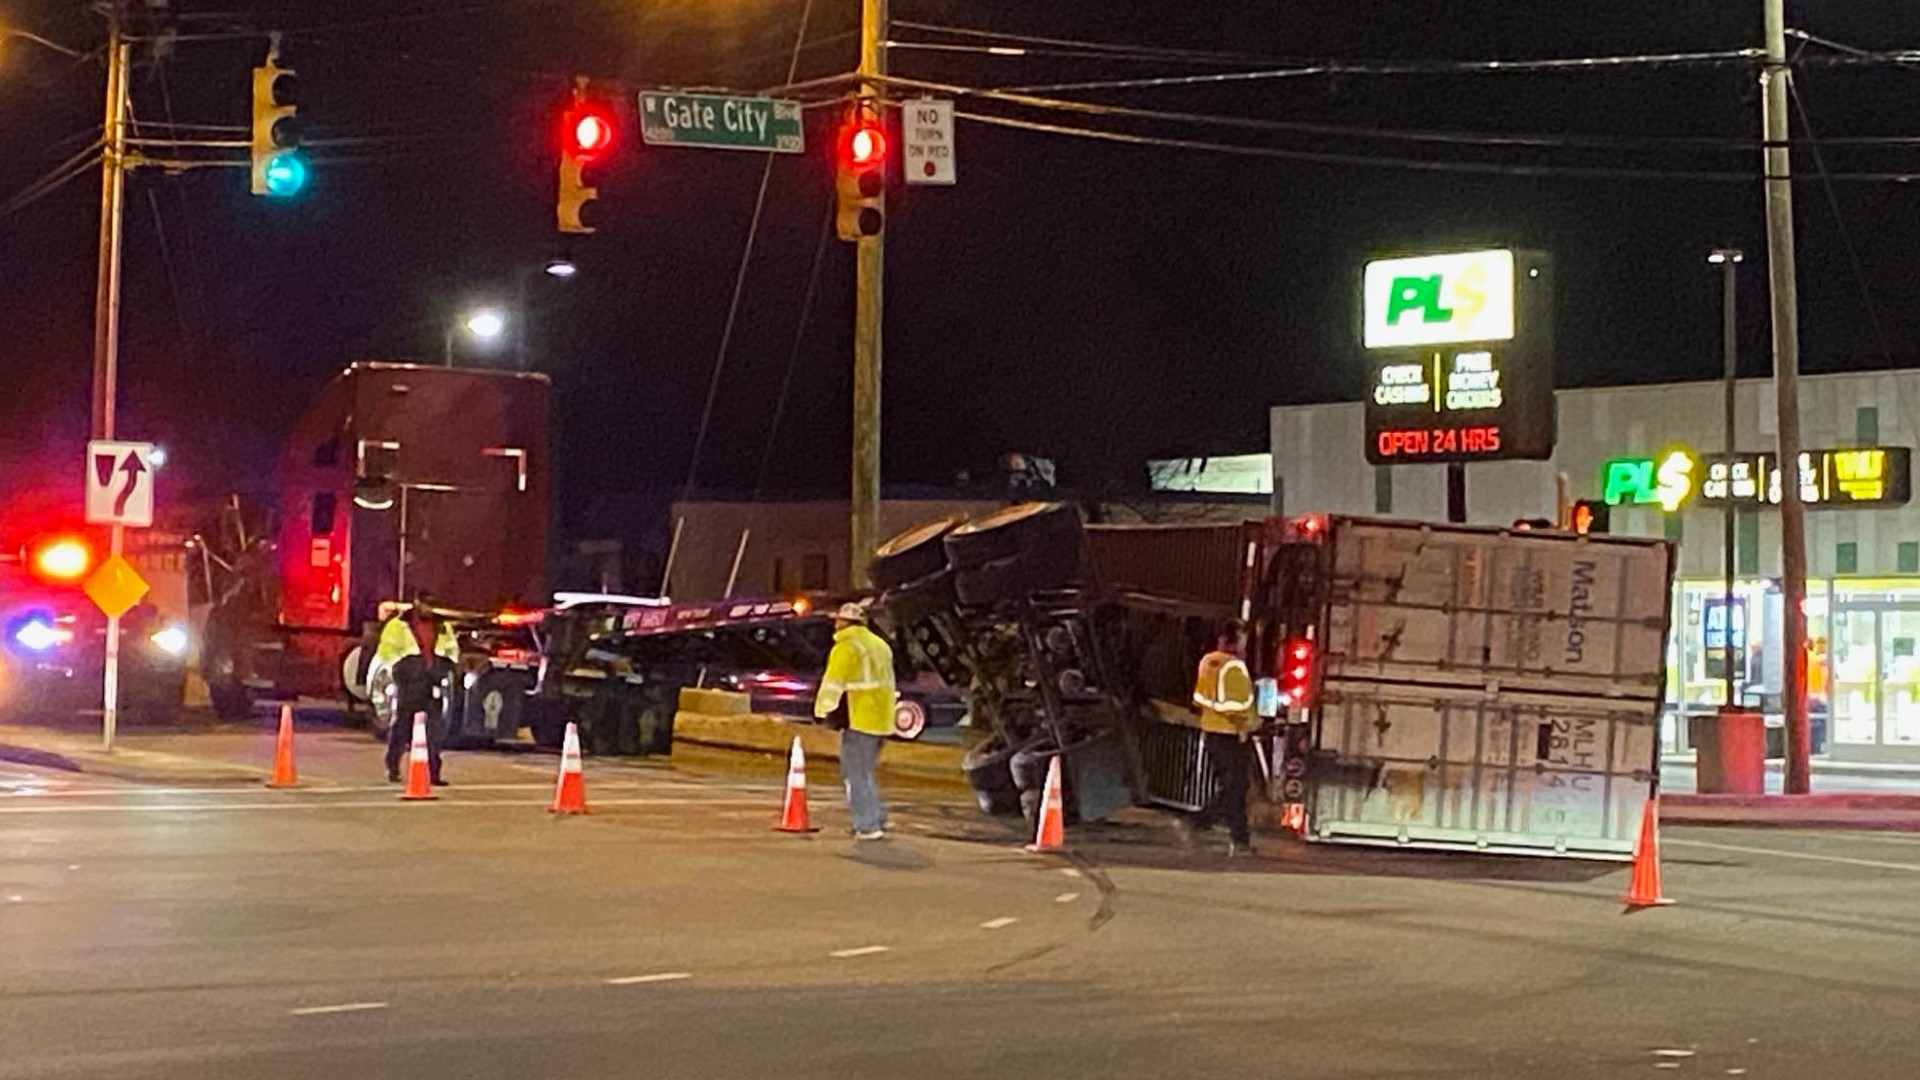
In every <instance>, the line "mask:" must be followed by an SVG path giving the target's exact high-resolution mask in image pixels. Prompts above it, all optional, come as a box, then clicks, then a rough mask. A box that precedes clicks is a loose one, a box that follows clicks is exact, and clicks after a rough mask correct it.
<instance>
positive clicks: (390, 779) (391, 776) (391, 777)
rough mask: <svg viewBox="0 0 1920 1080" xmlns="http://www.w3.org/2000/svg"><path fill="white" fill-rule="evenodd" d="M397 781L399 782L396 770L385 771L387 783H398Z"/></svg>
mask: <svg viewBox="0 0 1920 1080" xmlns="http://www.w3.org/2000/svg"><path fill="white" fill-rule="evenodd" d="M399 782H400V774H399V773H397V772H389V773H387V783H389V784H397V783H399Z"/></svg>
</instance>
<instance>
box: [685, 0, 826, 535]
mask: <svg viewBox="0 0 1920 1080" xmlns="http://www.w3.org/2000/svg"><path fill="white" fill-rule="evenodd" d="M812 17H813V0H807V2H806V5H805V6H804V7H802V8H801V9H800V28H799V29H798V30H797V31H795V32H794V36H793V58H792V59H791V60H789V61H788V62H787V82H789V83H791V82H793V80H794V78H795V77H796V76H798V75H799V73H800V53H801V47H802V46H803V45H805V44H806V40H807V23H808V21H809V20H810V19H811V18H812ZM773 158H774V155H773V154H772V153H769V154H767V155H766V160H765V161H764V162H762V164H761V166H760V190H759V192H758V193H756V194H755V195H754V197H753V218H752V219H751V221H749V223H748V225H747V241H746V244H745V245H744V246H743V247H742V248H741V249H740V266H739V269H737V270H736V271H735V272H734V275H733V295H732V297H731V299H729V300H728V301H727V321H726V324H725V326H724V327H723V328H722V329H721V331H720V347H719V349H718V351H716V352H715V354H714V357H713V376H712V378H710V379H709V380H708V381H707V402H706V405H705V406H704V407H703V408H701V410H700V427H699V430H698V432H697V433H696V434H695V435H694V439H693V456H692V457H691V458H689V459H688V461H687V482H686V484H685V485H684V486H683V487H682V488H681V489H680V497H681V498H682V499H685V498H686V497H687V496H688V495H689V494H691V493H692V492H693V484H694V481H695V480H696V479H697V478H698V477H699V474H700V455H701V452H702V451H704V450H705V449H706V446H707V430H708V428H709V427H710V426H711V424H712V423H713V406H714V403H715V402H716V401H718V400H719V397H720V377H721V375H722V374H724V373H725V372H726V369H727V347H728V346H729V345H731V344H733V328H734V325H735V323H736V322H737V321H738V319H739V316H740V299H741V297H743V296H744V295H745V294H746V290H747V267H748V266H749V265H750V264H751V263H752V262H753V242H754V240H755V238H757V237H758V236H759V235H760V214H761V211H763V210H765V209H766V206H767V185H768V183H769V182H770V181H771V180H772V179H773Z"/></svg>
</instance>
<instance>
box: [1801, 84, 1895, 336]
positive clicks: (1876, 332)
mask: <svg viewBox="0 0 1920 1080" xmlns="http://www.w3.org/2000/svg"><path fill="white" fill-rule="evenodd" d="M1787 93H1788V95H1789V96H1790V97H1791V99H1792V101H1793V108H1794V111H1795V112H1797V113H1799V114H1800V126H1801V128H1802V129H1804V130H1805V131H1806V133H1807V137H1808V139H1809V140H1811V139H1813V138H1814V132H1813V118H1812V117H1811V116H1809V115H1808V113H1807V103H1806V100H1805V99H1804V98H1802V97H1801V96H1800V91H1799V89H1798V88H1797V87H1795V86H1794V85H1793V80H1792V79H1788V80H1787ZM1808 150H1809V152H1810V153H1811V154H1812V155H1813V165H1814V169H1815V170H1816V171H1817V172H1818V173H1819V174H1820V185H1821V187H1822V188H1823V189H1825V191H1826V194H1827V209H1829V210H1830V211H1832V212H1833V227H1834V228H1835V229H1837V230H1838V231H1839V233H1840V247H1841V249H1842V250H1844V251H1845V252H1846V254H1847V266H1848V267H1849V269H1851V270H1852V272H1853V281H1854V285H1855V286H1856V287H1858V288H1859V290H1860V302H1861V306H1863V307H1864V308H1866V311H1867V325H1868V326H1869V327H1870V328H1871V329H1872V330H1873V337H1874V341H1875V343H1876V344H1878V345H1879V346H1880V358H1881V359H1882V360H1884V361H1886V364H1887V366H1888V367H1893V366H1894V362H1893V346H1892V345H1890V344H1889V343H1888V341H1887V331H1886V327H1885V326H1883V325H1882V324H1881V322H1880V309H1879V306H1878V305H1877V304H1875V303H1874V300H1873V288H1872V286H1871V285H1870V284H1869V283H1868V281H1867V272H1866V268H1865V267H1864V266H1862V265H1861V262H1860V249H1859V248H1857V247H1856V246H1854V243H1853V232H1852V230H1850V229H1848V228H1847V219H1846V216H1845V215H1844V214H1842V213H1841V212H1840V193H1839V191H1837V190H1836V189H1835V188H1834V184H1833V174H1832V173H1831V172H1829V171H1828V170H1827V158H1826V155H1825V154H1822V153H1821V152H1820V147H1819V145H1818V144H1815V145H1812V146H1810V147H1809V148H1808Z"/></svg>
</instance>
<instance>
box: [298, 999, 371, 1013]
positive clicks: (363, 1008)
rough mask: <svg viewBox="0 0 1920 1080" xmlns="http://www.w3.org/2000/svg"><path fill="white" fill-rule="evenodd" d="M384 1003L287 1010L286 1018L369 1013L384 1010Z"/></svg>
mask: <svg viewBox="0 0 1920 1080" xmlns="http://www.w3.org/2000/svg"><path fill="white" fill-rule="evenodd" d="M386 1007H387V1003H386V1002H384V1001H353V1002H348V1003H347V1004H345V1005H313V1006H310V1007H308V1008H305V1009H288V1010H287V1015H288V1016H327V1015H330V1014H332V1013H350V1012H371V1011H373V1010H374V1009H384V1008H386Z"/></svg>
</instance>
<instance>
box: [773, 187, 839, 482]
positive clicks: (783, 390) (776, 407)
mask: <svg viewBox="0 0 1920 1080" xmlns="http://www.w3.org/2000/svg"><path fill="white" fill-rule="evenodd" d="M838 209H839V208H838V207H836V206H835V205H834V200H833V199H831V198H829V199H828V200H827V210H826V213H825V214H823V215H821V219H820V238H819V239H818V240H816V241H814V245H813V266H812V267H811V268H810V269H809V270H808V271H807V291H806V294H805V295H804V296H802V297H801V300H800V317H799V319H797V320H796V321H795V322H794V324H793V345H792V346H791V347H790V348H788V350H787V370H786V372H785V373H784V374H782V375H781V376H780V394H779V396H777V397H775V398H774V402H773V420H772V421H771V422H769V423H768V424H767V442H766V445H765V447H763V448H762V449H761V451H760V472H759V474H758V475H757V476H755V478H754V481H753V497H754V499H755V500H756V501H757V500H758V499H759V498H760V494H761V492H762V491H764V490H765V489H766V486H767V473H768V472H769V471H770V470H771V469H772V467H773V448H774V445H775V444H776V443H777V442H778V440H779V437H780V425H781V423H782V422H783V421H785V420H786V417H787V395H788V394H789V393H790V392H791V391H792V389H793V372H794V369H795V368H797V367H798V366H799V365H800V346H801V343H802V342H804V341H805V340H806V336H807V325H808V323H810V322H811V321H812V319H813V300H814V297H815V296H816V295H817V294H818V293H819V292H820V269H821V267H822V266H824V265H825V264H826V255H827V241H828V240H830V239H831V238H832V237H833V219H834V215H835V213H836V211H837V210H838Z"/></svg>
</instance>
